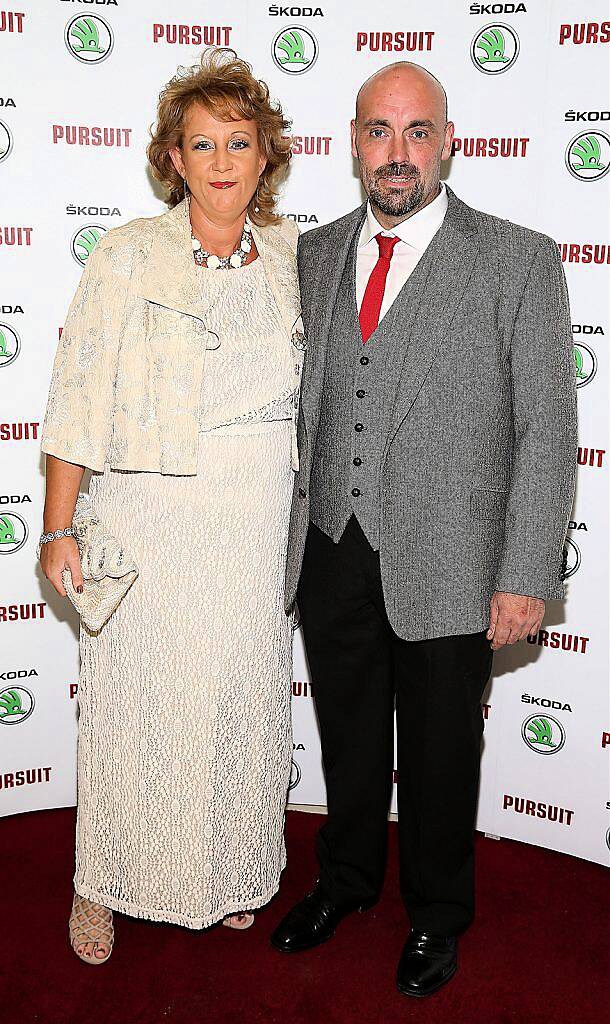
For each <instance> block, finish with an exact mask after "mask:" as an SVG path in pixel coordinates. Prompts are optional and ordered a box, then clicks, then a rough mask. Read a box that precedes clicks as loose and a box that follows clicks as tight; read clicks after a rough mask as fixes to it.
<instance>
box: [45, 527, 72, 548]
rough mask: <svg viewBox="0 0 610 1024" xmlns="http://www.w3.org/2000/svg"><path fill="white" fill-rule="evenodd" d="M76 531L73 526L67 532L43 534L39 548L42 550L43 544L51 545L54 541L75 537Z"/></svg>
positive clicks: (67, 528) (59, 531) (55, 531)
mask: <svg viewBox="0 0 610 1024" xmlns="http://www.w3.org/2000/svg"><path fill="white" fill-rule="evenodd" d="M73 536H74V530H73V529H72V527H71V526H67V527H66V529H65V530H54V531H53V532H52V533H42V534H41V535H40V540H39V541H38V547H39V548H41V547H42V545H43V544H50V542H51V541H52V540H59V538H60V537H73Z"/></svg>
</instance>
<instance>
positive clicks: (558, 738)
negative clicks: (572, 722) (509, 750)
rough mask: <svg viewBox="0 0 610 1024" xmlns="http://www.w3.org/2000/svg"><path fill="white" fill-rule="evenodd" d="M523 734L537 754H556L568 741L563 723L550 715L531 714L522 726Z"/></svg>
mask: <svg viewBox="0 0 610 1024" xmlns="http://www.w3.org/2000/svg"><path fill="white" fill-rule="evenodd" d="M521 735H522V737H523V739H524V741H525V743H526V744H527V746H528V747H529V748H530V750H534V751H535V752H536V753H537V754H556V753H557V752H558V751H559V750H561V748H562V747H563V745H564V743H565V741H566V734H565V729H564V727H563V725H562V724H561V722H559V721H558V720H557V719H556V718H552V717H551V716H550V715H530V716H529V718H526V719H525V721H524V723H523V725H522V727H521Z"/></svg>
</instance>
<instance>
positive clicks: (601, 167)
mask: <svg viewBox="0 0 610 1024" xmlns="http://www.w3.org/2000/svg"><path fill="white" fill-rule="evenodd" d="M566 167H567V168H568V170H569V172H570V174H571V175H572V176H573V177H574V178H578V179H579V181H598V180H599V178H603V177H604V176H605V175H606V174H607V173H608V171H610V138H609V137H608V136H607V135H606V134H605V132H598V131H595V132H581V134H580V135H576V136H575V137H574V138H573V139H572V141H571V142H569V143H568V148H567V149H566Z"/></svg>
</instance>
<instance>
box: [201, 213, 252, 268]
mask: <svg viewBox="0 0 610 1024" xmlns="http://www.w3.org/2000/svg"><path fill="white" fill-rule="evenodd" d="M191 243H192V246H193V258H194V260H195V263H196V264H197V265H198V266H200V267H207V268H208V270H237V269H238V268H239V267H243V265H244V263H245V262H246V260H247V259H248V254H249V253H250V251H251V249H252V227H251V225H250V223H249V222H248V221H247V220H246V223H245V224H244V230H243V231H242V236H241V241H240V243H239V245H238V247H237V249H235V251H234V252H233V253H232V254H231V255H230V256H216V255H215V254H214V253H212V252H206V251H205V249H203V248H202V246H201V242H200V241H199V239H198V238H195V236H194V234H193V231H192V228H191Z"/></svg>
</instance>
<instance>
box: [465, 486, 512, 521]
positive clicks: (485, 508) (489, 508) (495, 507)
mask: <svg viewBox="0 0 610 1024" xmlns="http://www.w3.org/2000/svg"><path fill="white" fill-rule="evenodd" d="M507 499H508V491H496V490H492V489H491V488H487V487H478V488H477V489H476V490H474V491H473V492H472V494H471V495H470V515H471V516H474V517H475V519H505V518H506V502H507Z"/></svg>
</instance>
